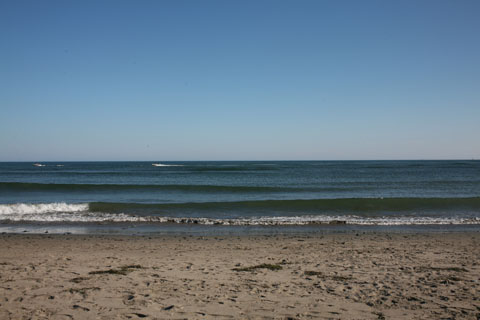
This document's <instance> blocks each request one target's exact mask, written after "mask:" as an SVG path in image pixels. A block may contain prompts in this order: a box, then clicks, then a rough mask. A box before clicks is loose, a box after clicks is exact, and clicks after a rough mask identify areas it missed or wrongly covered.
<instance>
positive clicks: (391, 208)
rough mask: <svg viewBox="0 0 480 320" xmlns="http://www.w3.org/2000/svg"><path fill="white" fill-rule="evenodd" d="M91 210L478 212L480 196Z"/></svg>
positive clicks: (99, 206) (98, 207)
mask: <svg viewBox="0 0 480 320" xmlns="http://www.w3.org/2000/svg"><path fill="white" fill-rule="evenodd" d="M90 210H91V211H98V212H113V213H114V212H128V213H138V214H141V213H144V214H151V213H175V212H178V213H181V212H190V213H191V212H195V213H202V212H206V213H210V214H212V213H213V214H217V213H222V214H223V213H225V212H240V213H242V214H258V213H259V212H270V213H273V214H275V215H277V214H278V213H289V214H296V213H302V214H330V213H332V212H334V213H342V214H350V213H351V214H362V215H368V214H377V215H378V214H382V213H383V214H387V213H393V214H395V213H411V214H419V213H423V212H452V211H453V212H458V211H463V212H475V213H480V197H473V198H337V199H312V200H258V201H238V202H192V203H154V204H141V203H113V202H92V203H90Z"/></svg>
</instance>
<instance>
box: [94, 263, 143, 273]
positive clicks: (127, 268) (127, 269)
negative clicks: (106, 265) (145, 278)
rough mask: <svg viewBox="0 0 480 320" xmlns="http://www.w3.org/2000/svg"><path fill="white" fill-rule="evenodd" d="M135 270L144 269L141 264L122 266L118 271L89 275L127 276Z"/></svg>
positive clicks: (100, 271) (99, 271)
mask: <svg viewBox="0 0 480 320" xmlns="http://www.w3.org/2000/svg"><path fill="white" fill-rule="evenodd" d="M133 269H143V267H142V266H141V265H139V264H134V265H128V266H122V267H120V268H118V269H108V270H98V271H90V272H89V273H88V274H118V275H123V276H125V275H127V274H128V273H130V272H132V271H133Z"/></svg>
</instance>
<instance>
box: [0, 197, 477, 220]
mask: <svg viewBox="0 0 480 320" xmlns="http://www.w3.org/2000/svg"><path fill="white" fill-rule="evenodd" d="M95 206H97V207H95ZM92 207H93V208H92ZM92 209H94V210H92ZM98 209H99V208H98V203H91V204H88V203H79V204H67V203H62V202H60V203H43V204H27V203H17V204H2V205H0V221H3V222H65V223H68V222H71V223H82V222H83V223H95V222H97V223H98V222H110V223H121V222H129V223H175V224H201V225H224V226H295V225H298V226H300V225H380V226H381V225H384V226H389V225H467V224H468V225H472V224H480V217H478V216H448V217H437V216H421V217H418V216H415V217H413V216H385V215H383V216H375V217H371V216H361V215H332V214H318V215H294V216H249V217H238V218H208V217H185V216H179V217H176V216H168V215H159V214H157V215H137V214H132V213H125V212H105V211H98ZM117 209H118V208H117Z"/></svg>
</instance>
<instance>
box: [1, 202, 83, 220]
mask: <svg viewBox="0 0 480 320" xmlns="http://www.w3.org/2000/svg"><path fill="white" fill-rule="evenodd" d="M86 210H88V203H76V204H67V203H65V202H55V203H15V204H1V205H0V218H2V217H3V216H5V215H19V216H21V215H24V214H33V213H36V214H42V213H56V212H79V211H86Z"/></svg>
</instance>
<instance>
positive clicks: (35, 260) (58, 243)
mask: <svg viewBox="0 0 480 320" xmlns="http://www.w3.org/2000/svg"><path fill="white" fill-rule="evenodd" d="M0 238H1V246H0V283H1V285H0V318H1V319H137V318H145V319H227V318H231V319H311V318H313V319H317V318H318V319H442V318H449V319H478V318H479V317H480V301H479V297H480V294H479V293H480V290H479V289H480V286H479V285H480V279H479V278H480V266H479V264H478V263H479V261H480V233H447V234H393V235H389V234H387V233H368V234H363V233H361V232H360V233H355V232H354V233H351V232H349V233H338V234H325V235H310V236H287V235H283V236H227V237H194V236H192V237H182V236H168V237H163V236H157V237H155V236H154V237H145V236H142V237H134V236H81V235H48V234H45V235H26V234H22V235H15V234H3V235H1V236H0Z"/></svg>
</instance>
